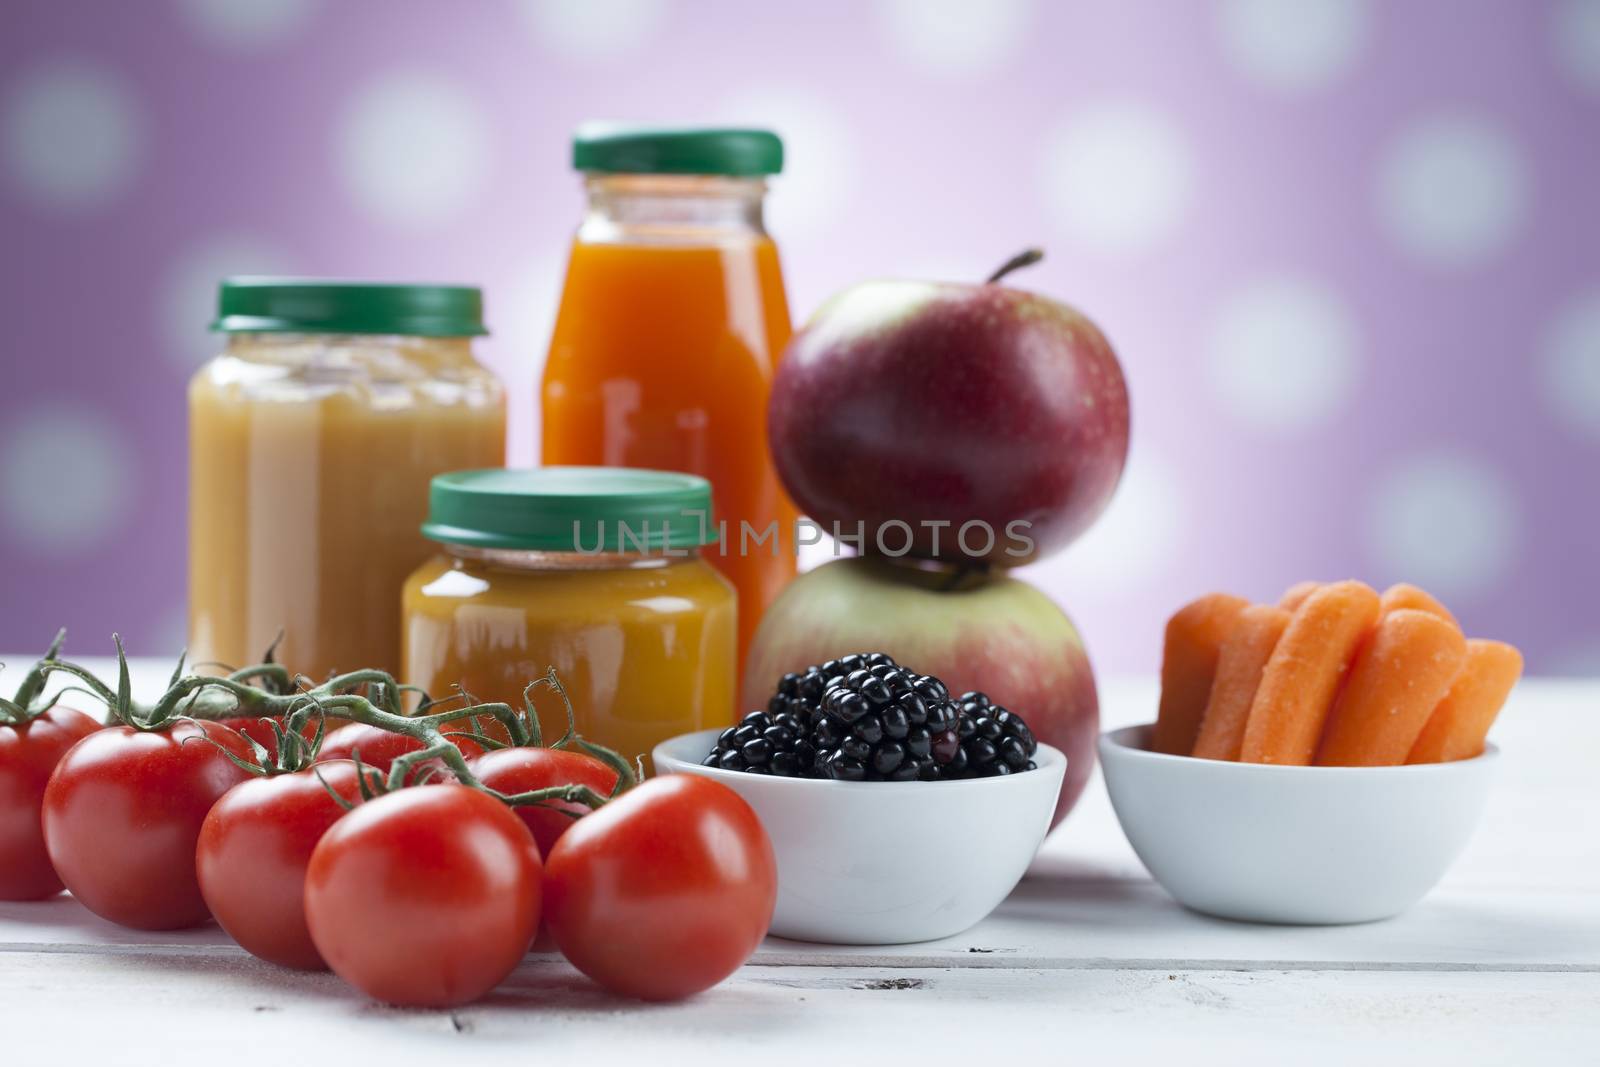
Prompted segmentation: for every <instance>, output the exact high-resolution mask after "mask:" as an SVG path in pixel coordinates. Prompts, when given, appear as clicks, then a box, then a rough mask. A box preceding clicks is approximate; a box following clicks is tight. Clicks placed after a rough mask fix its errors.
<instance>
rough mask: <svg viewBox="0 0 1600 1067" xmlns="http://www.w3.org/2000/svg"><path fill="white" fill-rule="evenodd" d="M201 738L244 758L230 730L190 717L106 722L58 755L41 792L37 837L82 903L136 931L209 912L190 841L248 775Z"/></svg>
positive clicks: (199, 918) (190, 921)
mask: <svg viewBox="0 0 1600 1067" xmlns="http://www.w3.org/2000/svg"><path fill="white" fill-rule="evenodd" d="M206 738H209V739H210V740H211V741H214V742H216V745H220V746H222V747H223V748H225V749H227V750H228V751H229V752H231V753H233V754H234V755H235V756H237V757H239V758H240V759H243V760H246V761H248V760H249V759H250V758H251V756H250V746H249V745H248V744H246V743H245V740H244V738H242V737H240V736H239V735H238V734H237V733H235V732H234V731H232V730H230V729H228V728H227V727H226V726H222V725H221V724H219V723H214V722H196V721H194V720H191V719H179V720H177V721H176V722H175V723H174V724H173V725H172V726H171V727H169V728H167V729H164V730H135V729H133V728H131V727H128V726H114V727H109V728H107V729H104V730H100V731H97V732H95V733H93V734H90V735H89V736H88V737H86V738H84V739H83V740H82V741H80V742H79V743H78V744H77V745H76V746H74V747H73V748H72V750H71V751H69V752H68V753H67V754H66V755H65V756H63V757H62V758H61V762H60V763H58V764H57V765H56V769H55V773H54V774H52V775H51V776H50V784H49V785H48V786H47V787H46V788H45V793H44V819H43V823H44V840H45V845H46V847H48V849H49V851H50V861H51V862H52V863H53V864H55V868H56V873H57V874H59V875H60V876H61V880H62V881H63V882H65V883H66V886H67V888H68V889H70V890H71V891H72V895H73V896H75V897H77V898H78V900H79V901H80V902H81V903H82V904H83V906H84V907H86V908H88V909H89V910H90V911H92V912H94V913H95V914H96V915H99V916H100V917H101V918H104V919H109V920H111V921H112V922H114V923H120V924H121V925H123V926H132V927H135V928H137V929H141V930H177V929H181V928H183V927H185V926H198V925H199V924H200V923H203V922H205V921H206V919H207V918H209V917H210V914H211V913H210V912H209V911H207V910H206V902H205V900H204V899H203V898H202V897H201V896H200V884H199V882H198V881H196V879H195V873H194V846H195V839H196V838H198V837H199V836H200V824H201V823H202V822H204V821H205V817H206V813H207V812H208V811H210V810H211V805H213V804H215V803H216V802H217V800H218V798H220V797H221V796H222V794H224V793H226V792H227V791H228V790H230V789H232V788H233V787H234V786H236V785H238V784H239V783H240V782H242V781H244V780H245V779H246V778H248V777H249V773H248V772H246V771H243V770H241V769H240V768H238V767H236V766H234V765H233V764H232V763H231V762H229V760H228V758H227V757H226V756H224V755H223V754H222V752H221V751H219V750H218V749H217V747H216V745H213V744H211V743H209V742H208V741H206V740H205V739H206Z"/></svg>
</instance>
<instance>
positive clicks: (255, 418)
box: [189, 278, 506, 679]
mask: <svg viewBox="0 0 1600 1067" xmlns="http://www.w3.org/2000/svg"><path fill="white" fill-rule="evenodd" d="M214 327H215V328H216V329H218V330H221V331H223V332H224V333H226V334H227V337H228V343H227V348H226V349H225V350H224V351H223V353H222V354H221V355H219V356H218V357H217V358H215V359H213V360H211V361H210V362H209V363H207V364H206V365H205V366H204V367H202V368H201V369H200V371H199V372H198V373H196V374H195V376H194V379H193V380H192V381H191V382H190V384H189V652H190V654H191V656H192V657H193V659H194V661H195V662H197V663H198V662H210V663H215V664H226V665H230V666H234V667H240V666H244V665H245V664H248V663H255V662H258V661H259V660H260V659H261V656H262V654H263V652H264V651H265V650H266V648H267V646H268V644H269V643H271V642H272V641H273V639H274V638H275V636H276V635H277V634H278V633H279V632H282V634H283V642H282V644H281V645H280V646H279V647H278V649H277V658H278V660H279V661H280V662H282V663H284V664H286V665H288V667H289V668H290V669H291V670H294V671H298V672H301V673H303V674H306V675H309V676H311V677H312V678H318V679H320V678H324V677H326V676H327V675H328V674H330V673H331V672H333V671H335V670H340V671H349V670H361V669H365V668H369V667H376V668H382V669H384V670H387V671H390V672H394V671H397V670H399V667H400V647H399V638H400V605H399V603H398V599H397V595H396V594H397V593H398V591H399V589H400V584H401V583H402V582H404V581H405V579H406V576H407V575H409V574H410V573H411V572H412V571H413V570H415V569H416V567H417V565H418V564H419V563H421V562H422V561H423V560H425V559H427V558H428V555H429V554H430V552H431V551H432V546H430V545H429V544H428V543H427V541H425V540H423V538H422V536H421V534H420V533H419V532H418V530H417V527H418V525H419V524H420V523H421V521H422V519H423V516H424V514H425V510H424V509H425V501H426V497H427V492H428V482H429V480H430V479H432V478H433V476H434V475H436V474H442V473H444V472H445V471H451V470H460V469H461V468H463V467H483V466H490V465H493V464H499V463H504V462H505V447H506V416H505V392H504V390H503V389H502V387H501V385H500V382H499V381H498V380H497V379H496V378H495V377H494V375H493V374H491V373H490V372H489V371H488V370H486V369H485V368H483V367H482V366H480V365H479V364H478V363H477V361H476V360H475V359H474V358H473V354H472V339H473V338H474V337H476V336H477V335H479V334H482V333H484V332H485V331H484V328H483V301H482V295H481V293H480V292H479V290H477V289H475V288H470V287H464V286H445V285H388V284H377V283H363V282H331V281H310V280H302V279H283V278H229V279H226V280H224V281H223V282H222V286H221V292H220V299H219V308H218V316H217V321H216V322H215V323H214Z"/></svg>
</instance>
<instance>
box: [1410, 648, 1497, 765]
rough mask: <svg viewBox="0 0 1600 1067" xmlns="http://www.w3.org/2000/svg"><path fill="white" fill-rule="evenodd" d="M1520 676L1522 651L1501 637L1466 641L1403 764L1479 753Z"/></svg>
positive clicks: (1467, 757)
mask: <svg viewBox="0 0 1600 1067" xmlns="http://www.w3.org/2000/svg"><path fill="white" fill-rule="evenodd" d="M1521 676H1522V653H1521V652H1518V651H1517V650H1516V649H1515V648H1513V647H1512V646H1510V645H1508V644H1506V643H1504V642H1503V641H1481V640H1472V641H1468V642H1467V664H1466V666H1465V667H1463V668H1462V670H1461V675H1460V677H1458V678H1457V679H1456V681H1455V684H1454V685H1452V686H1451V687H1450V692H1448V693H1446V694H1445V698H1444V699H1443V700H1441V701H1440V702H1439V706H1438V707H1437V708H1435V709H1434V710H1433V714H1432V715H1430V716H1429V717H1428V723H1427V725H1426V726H1424V727H1423V728H1422V733H1421V734H1420V735H1419V736H1418V737H1417V743H1416V744H1415V745H1412V746H1411V754H1410V755H1408V756H1407V757H1406V762H1407V763H1448V762H1450V761H1451V760H1458V759H1471V758H1472V757H1474V756H1477V755H1480V754H1482V752H1483V740H1484V738H1485V737H1486V736H1487V735H1488V733H1489V727H1491V726H1493V725H1494V720H1495V716H1497V715H1499V714H1500V708H1501V707H1502V706H1503V705H1504V704H1505V702H1506V697H1508V696H1510V695H1511V687H1512V686H1514V685H1516V684H1517V679H1518V678H1519V677H1521Z"/></svg>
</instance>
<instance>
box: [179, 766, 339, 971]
mask: <svg viewBox="0 0 1600 1067" xmlns="http://www.w3.org/2000/svg"><path fill="white" fill-rule="evenodd" d="M369 774H370V772H369ZM319 775H320V777H319ZM324 782H326V783H327V785H326V787H325V786H324V785H323V783H324ZM329 788H332V789H333V790H334V791H335V792H337V793H338V794H339V796H341V797H343V798H344V799H345V800H346V801H347V802H348V803H351V804H358V803H360V801H361V785H360V782H359V781H358V780H357V778H356V765H355V764H354V763H351V762H349V761H348V760H336V761H334V762H331V763H323V764H319V765H318V766H317V768H316V769H315V770H309V771H301V772H300V773H298V774H284V775H278V776H276V777H273V778H253V779H251V780H250V781H248V782H244V783H242V784H240V785H238V786H235V787H234V788H233V789H230V790H229V791H228V792H227V793H226V794H225V795H224V796H223V798H222V799H221V800H219V801H217V802H216V804H215V805H213V806H212V808H211V812H210V814H208V815H207V816H206V820H205V822H204V824H202V825H201V827H200V840H199V842H198V843H197V844H196V846H195V873H196V875H197V876H198V877H199V879H200V893H201V895H202V896H203V897H205V902H206V906H207V907H209V908H210V909H211V914H212V915H213V916H214V917H215V918H216V920H217V922H218V924H220V925H221V927H222V928H223V929H224V930H226V931H227V932H228V936H229V937H232V938H233V939H234V940H235V941H237V942H239V944H240V945H241V946H243V947H244V949H245V950H246V951H247V952H249V953H250V954H251V955H254V956H260V957H261V958H262V959H264V960H267V961H269V962H272V963H277V964H281V965H283V966H285V967H298V968H301V969H302V970H308V971H314V970H324V969H326V968H327V966H328V965H327V964H326V963H324V962H323V960H322V956H321V955H320V954H318V952H317V947H316V945H314V944H312V943H311V931H310V930H308V929H306V914H305V907H304V904H303V901H304V898H305V889H306V866H307V865H308V864H309V863H310V862H311V852H312V850H313V849H314V848H316V845H317V842H318V841H320V840H321V839H322V835H323V834H324V833H326V832H327V830H328V827H330V826H332V825H333V824H334V823H336V822H338V821H339V819H340V818H341V817H342V816H343V815H344V814H345V809H344V807H342V806H341V805H340V804H339V802H338V801H336V800H334V799H333V797H332V796H331V795H329V793H328V789H329Z"/></svg>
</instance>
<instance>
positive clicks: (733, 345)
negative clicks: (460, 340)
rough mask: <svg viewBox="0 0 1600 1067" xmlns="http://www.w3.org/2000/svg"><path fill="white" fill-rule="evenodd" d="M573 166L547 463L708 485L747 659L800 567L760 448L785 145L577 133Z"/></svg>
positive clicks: (779, 285)
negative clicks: (770, 201)
mask: <svg viewBox="0 0 1600 1067" xmlns="http://www.w3.org/2000/svg"><path fill="white" fill-rule="evenodd" d="M572 162H573V166H574V167H575V168H576V169H577V170H579V171H580V172H582V174H583V178H584V184H585V187H586V189H587V191H588V208H587V211H586V212H585V214H584V217H583V222H582V224H581V225H580V226H579V228H578V233H577V237H576V239H575V240H574V242H573V246H572V254H571V259H570V261H569V264H568V267H567V278H566V286H565V289H564V291H563V294H562V299H561V311H560V314H559V316H558V317H557V321H556V327H555V333H554V336H553V338H552V340H551V344H550V353H549V358H548V360H547V361H546V363H545V370H544V382H543V390H542V397H541V410H542V413H543V417H542V420H541V428H542V429H541V433H542V455H543V458H544V462H546V463H563V464H603V465H607V466H622V467H649V468H658V469H662V470H676V471H687V472H690V473H693V474H698V475H701V476H703V477H705V478H708V479H710V481H711V483H712V485H714V486H715V487H716V499H717V507H718V512H717V519H718V521H719V523H720V524H721V526H722V528H723V530H724V532H725V536H724V537H723V540H722V544H721V546H720V547H719V548H718V549H717V550H716V551H714V552H712V553H711V554H710V559H711V561H712V562H713V563H714V564H715V565H716V566H717V567H718V568H719V569H720V570H721V571H722V573H723V574H725V575H726V576H727V577H728V578H729V579H730V580H731V581H732V582H733V584H734V586H735V587H736V588H737V590H738V593H739V612H740V656H741V659H742V657H743V654H744V650H745V649H746V648H747V647H748V645H749V641H750V638H751V636H752V635H753V634H754V632H755V628H756V625H757V624H758V623H759V622H760V621H761V615H762V613H763V612H764V611H765V609H766V607H767V605H769V604H770V603H771V602H772V600H773V599H774V598H775V597H776V596H777V595H778V592H779V591H780V590H781V589H782V588H783V586H784V584H785V583H786V582H787V581H788V580H789V579H791V578H793V577H794V573H795V557H794V536H793V535H794V520H795V511H794V508H793V505H792V504H791V503H790V502H789V500H788V498H787V496H786V495H785V494H784V491H783V487H782V485H781V484H780V483H779V481H778V477H777V474H776V473H775V472H774V470H773V467H772V462H771V459H770V457H769V456H768V454H767V446H766V441H767V433H766V414H767V394H768V390H769V387H770V384H771V381H772V376H773V373H774V371H775V369H776V366H777V361H778V358H779V356H780V355H781V353H782V352H783V348H784V345H785V344H787V343H788V340H789V333H790V323H789V308H788V304H787V301H786V298H785V296H784V288H783V277H782V272H781V270H780V267H779V264H778V252H777V248H776V247H775V245H774V244H773V242H772V239H771V238H770V237H769V236H768V235H767V232H766V228H765V225H764V222H763V216H762V209H763V203H764V200H765V195H766V188H767V179H768V177H769V176H771V175H774V174H777V173H778V172H779V171H780V170H782V167H783V142H782V141H780V140H779V139H778V137H777V135H776V134H774V133H772V132H770V131H768V130H760V129H745V128H711V127H693V128H661V127H636V126H613V125H589V126H584V127H582V128H580V129H579V130H578V132H577V135H576V136H575V137H574V138H573V144H572ZM747 531H748V532H747Z"/></svg>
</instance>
